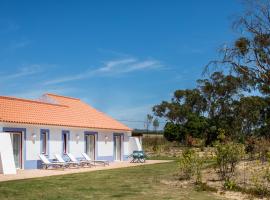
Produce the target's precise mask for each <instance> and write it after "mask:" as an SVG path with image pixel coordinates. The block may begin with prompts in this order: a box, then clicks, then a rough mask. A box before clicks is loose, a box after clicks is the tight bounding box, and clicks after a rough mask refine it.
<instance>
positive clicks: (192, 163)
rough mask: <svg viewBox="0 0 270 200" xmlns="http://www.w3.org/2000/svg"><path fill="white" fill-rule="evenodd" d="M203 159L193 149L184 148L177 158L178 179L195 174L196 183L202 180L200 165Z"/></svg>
mask: <svg viewBox="0 0 270 200" xmlns="http://www.w3.org/2000/svg"><path fill="white" fill-rule="evenodd" d="M203 163H204V159H203V158H201V157H200V156H199V155H198V154H197V153H196V152H195V151H194V150H193V149H186V150H184V151H183V153H182V157H181V158H180V160H179V166H180V175H179V177H180V179H187V180H188V179H191V178H192V177H193V176H195V181H196V183H201V182H202V173H201V171H202V167H203Z"/></svg>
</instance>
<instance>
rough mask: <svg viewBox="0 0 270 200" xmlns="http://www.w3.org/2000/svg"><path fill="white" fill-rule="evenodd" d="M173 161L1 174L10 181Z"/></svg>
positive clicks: (0, 179) (125, 163)
mask: <svg viewBox="0 0 270 200" xmlns="http://www.w3.org/2000/svg"><path fill="white" fill-rule="evenodd" d="M165 162H171V161H169V160H147V161H146V162H145V163H130V162H129V161H124V162H113V163H110V165H109V166H105V167H104V166H101V165H97V166H95V167H91V168H90V167H85V168H68V169H64V170H63V169H49V170H44V169H34V170H18V171H17V174H16V175H3V174H0V182H3V181H10V180H19V179H29V178H38V177H45V176H56V175H65V174H74V173H81V172H91V171H99V170H108V169H118V168H124V167H134V166H140V165H151V164H158V163H165Z"/></svg>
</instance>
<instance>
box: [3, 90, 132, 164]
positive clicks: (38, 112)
mask: <svg viewBox="0 0 270 200" xmlns="http://www.w3.org/2000/svg"><path fill="white" fill-rule="evenodd" d="M0 132H9V133H11V134H10V135H11V140H12V148H13V155H14V160H15V165H16V167H17V168H21V169H35V168H40V166H41V161H40V159H39V154H45V155H47V156H48V157H49V159H54V154H61V155H63V156H65V154H66V153H68V152H70V153H72V154H73V155H75V157H77V158H80V157H81V153H82V152H86V153H87V154H88V155H89V156H90V157H91V158H92V159H101V160H109V161H123V160H127V156H128V155H129V154H130V145H129V144H130V142H129V141H130V136H131V129H130V128H128V127H127V126H125V125H123V124H122V123H120V122H118V121H116V120H114V119H112V118H111V117H109V116H107V115H105V114H104V113H102V112H100V111H97V110H95V109H94V108H92V107H91V106H89V105H87V104H86V103H84V102H82V101H81V100H80V99H76V98H71V97H64V96H59V95H55V94H45V95H43V96H42V97H41V98H40V99H39V100H28V99H20V98H14V97H4V96H0ZM0 134H1V133H0Z"/></svg>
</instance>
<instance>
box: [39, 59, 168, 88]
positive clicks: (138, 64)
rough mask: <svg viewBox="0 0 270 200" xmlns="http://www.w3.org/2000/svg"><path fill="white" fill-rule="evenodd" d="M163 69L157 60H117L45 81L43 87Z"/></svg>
mask: <svg viewBox="0 0 270 200" xmlns="http://www.w3.org/2000/svg"><path fill="white" fill-rule="evenodd" d="M161 67H163V66H162V64H161V63H160V62H159V61H158V60H154V59H147V60H138V59H136V58H124V59H118V60H110V61H107V62H105V63H104V65H103V66H102V67H100V68H97V69H93V70H91V69H89V70H87V71H84V72H81V73H78V74H75V75H72V76H65V77H60V78H56V79H53V80H49V81H46V82H45V83H44V84H45V85H51V84H57V83H64V82H70V81H75V80H81V79H87V78H90V77H92V76H115V75H120V74H126V73H131V72H135V71H141V70H153V69H158V68H161Z"/></svg>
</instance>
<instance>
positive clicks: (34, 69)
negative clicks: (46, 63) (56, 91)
mask: <svg viewBox="0 0 270 200" xmlns="http://www.w3.org/2000/svg"><path fill="white" fill-rule="evenodd" d="M41 71H42V67H41V66H40V65H30V66H25V67H21V68H19V69H18V71H16V72H14V73H12V74H6V75H2V77H1V80H5V81H7V80H10V79H15V78H20V77H24V76H30V75H34V74H37V73H40V72H41Z"/></svg>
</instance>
